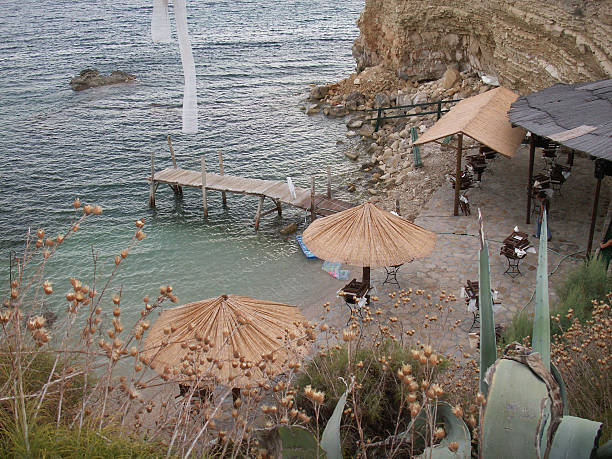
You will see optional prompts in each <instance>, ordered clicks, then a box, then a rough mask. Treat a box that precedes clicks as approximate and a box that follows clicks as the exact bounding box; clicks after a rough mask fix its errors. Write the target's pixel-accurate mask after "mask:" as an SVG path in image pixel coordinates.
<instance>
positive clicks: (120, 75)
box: [70, 69, 136, 91]
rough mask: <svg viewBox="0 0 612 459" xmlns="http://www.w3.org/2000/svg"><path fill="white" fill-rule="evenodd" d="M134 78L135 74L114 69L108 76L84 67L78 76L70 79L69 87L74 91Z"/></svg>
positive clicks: (126, 81)
mask: <svg viewBox="0 0 612 459" xmlns="http://www.w3.org/2000/svg"><path fill="white" fill-rule="evenodd" d="M135 79H136V76H135V75H130V74H129V73H125V72H122V71H121V70H115V71H114V72H113V73H111V74H110V75H108V76H105V75H100V72H98V70H96V69H85V70H83V71H81V73H80V74H79V75H78V76H75V77H74V78H73V79H72V80H70V87H71V88H72V89H73V90H75V91H83V90H84V89H89V88H96V87H98V86H106V85H109V84H117V83H129V82H130V81H133V80H135Z"/></svg>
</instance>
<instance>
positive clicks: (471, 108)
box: [414, 86, 526, 215]
mask: <svg viewBox="0 0 612 459" xmlns="http://www.w3.org/2000/svg"><path fill="white" fill-rule="evenodd" d="M516 99H518V95H517V94H515V93H514V92H512V91H511V90H509V89H506V88H504V87H501V86H500V87H498V88H495V89H492V90H490V91H486V92H484V93H482V94H478V95H476V96H472V97H468V98H467V99H463V100H462V101H461V102H459V103H458V104H457V105H455V106H454V107H453V108H451V109H450V111H449V112H448V113H447V114H446V115H444V116H443V117H442V118H440V119H439V120H438V121H436V124H434V125H433V126H432V127H430V128H429V129H428V130H427V131H425V134H423V137H421V138H420V139H418V140H417V141H416V142H414V145H422V144H424V143H428V142H437V141H438V140H439V139H441V138H443V137H447V136H450V135H455V134H457V146H456V148H455V149H456V150H457V164H456V167H455V202H454V206H453V214H454V215H459V196H460V190H461V155H462V151H463V135H464V134H465V135H467V136H469V137H471V138H472V139H475V140H477V141H478V142H480V143H482V144H483V145H486V146H488V147H489V148H491V149H493V150H494V151H496V152H499V153H501V154H502V155H504V156H506V157H508V158H512V157H513V156H514V153H515V152H516V150H517V148H518V147H519V146H520V145H521V142H522V141H523V139H524V138H525V132H526V131H525V129H523V128H520V127H513V125H512V124H511V123H510V118H509V117H508V111H509V110H510V106H511V104H512V103H513V102H514V101H515V100H516ZM438 143H439V142H438Z"/></svg>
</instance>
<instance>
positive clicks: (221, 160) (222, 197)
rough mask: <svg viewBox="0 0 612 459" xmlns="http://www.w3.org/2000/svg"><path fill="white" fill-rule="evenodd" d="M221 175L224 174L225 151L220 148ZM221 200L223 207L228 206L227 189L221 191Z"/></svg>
mask: <svg viewBox="0 0 612 459" xmlns="http://www.w3.org/2000/svg"><path fill="white" fill-rule="evenodd" d="M219 175H224V172H223V153H221V150H219ZM221 200H222V201H223V208H224V209H225V208H227V197H226V196H225V191H222V192H221Z"/></svg>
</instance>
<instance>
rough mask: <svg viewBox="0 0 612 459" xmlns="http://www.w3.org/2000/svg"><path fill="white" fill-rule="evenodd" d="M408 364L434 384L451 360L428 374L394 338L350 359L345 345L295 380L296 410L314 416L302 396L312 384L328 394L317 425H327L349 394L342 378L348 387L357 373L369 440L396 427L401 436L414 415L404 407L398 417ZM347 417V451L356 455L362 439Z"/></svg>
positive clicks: (382, 436) (358, 396)
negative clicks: (402, 374)
mask: <svg viewBox="0 0 612 459" xmlns="http://www.w3.org/2000/svg"><path fill="white" fill-rule="evenodd" d="M439 358H441V356H439ZM404 363H408V364H410V365H411V366H412V374H413V375H415V377H417V376H418V377H417V379H418V380H419V381H420V380H422V379H428V380H429V381H432V382H433V381H435V378H436V376H437V375H438V374H440V373H441V372H443V371H444V370H445V369H446V368H447V367H448V361H447V360H444V359H442V360H441V363H439V364H438V365H437V366H436V368H435V369H434V370H433V371H432V369H431V367H428V369H427V371H426V370H425V366H423V365H421V364H420V363H419V362H418V360H415V358H414V357H413V356H412V348H410V347H408V346H404V345H402V344H401V343H399V342H396V341H393V340H391V339H386V340H384V341H382V342H380V344H379V345H378V346H376V345H375V344H374V345H362V347H360V348H358V349H356V350H355V349H352V350H351V356H350V361H349V351H348V348H347V346H346V345H345V346H343V347H341V348H340V349H334V350H331V351H329V352H328V353H325V354H324V355H318V356H317V357H315V358H314V359H313V360H312V361H310V362H309V363H308V365H307V366H306V368H305V371H304V372H303V373H302V374H301V375H300V376H299V378H298V381H297V386H298V389H299V391H298V397H297V404H298V407H299V408H301V409H303V410H305V411H306V412H307V413H308V414H309V415H311V416H314V412H313V408H312V404H311V403H310V402H309V401H308V400H307V399H306V398H305V397H304V396H303V389H304V387H305V386H307V385H311V386H312V387H313V388H315V389H317V390H322V391H323V392H324V393H325V402H324V404H323V405H322V407H321V412H320V419H319V424H320V425H325V424H326V423H327V420H328V419H329V418H330V417H331V414H332V412H333V410H334V407H335V406H336V403H337V402H338V399H339V398H340V397H341V396H342V394H343V393H344V391H345V390H346V386H345V385H344V383H343V382H342V380H341V378H342V379H344V381H346V382H347V383H348V382H349V381H350V375H351V374H353V375H354V376H355V382H356V384H357V388H358V389H357V390H356V391H355V397H356V399H357V402H358V406H359V409H360V410H361V423H362V428H363V430H364V432H366V434H367V438H368V439H371V440H372V441H380V440H383V439H386V438H387V437H389V436H390V435H393V434H394V433H395V432H396V429H397V432H398V433H399V432H402V431H403V430H405V429H406V427H407V426H408V423H409V422H410V413H409V412H408V411H407V410H406V409H405V408H404V409H403V411H402V413H401V414H400V413H399V408H400V406H401V405H402V394H403V395H404V396H405V393H406V389H405V387H402V383H401V382H400V381H399V380H398V377H397V372H398V370H400V369H401V368H402V365H403V364H404ZM426 372H428V375H427V377H425V373H426ZM402 391H403V392H402ZM351 406H352V404H351V403H347V408H349V407H351ZM398 415H399V416H398ZM344 419H345V422H346V423H347V424H348V426H343V431H342V435H343V445H344V446H343V448H344V449H345V450H346V451H348V452H349V453H353V452H355V442H356V440H358V436H357V431H356V427H355V425H354V423H355V421H354V419H353V420H351V421H347V419H348V418H346V417H345V418H344Z"/></svg>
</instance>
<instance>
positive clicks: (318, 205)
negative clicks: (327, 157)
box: [147, 139, 353, 230]
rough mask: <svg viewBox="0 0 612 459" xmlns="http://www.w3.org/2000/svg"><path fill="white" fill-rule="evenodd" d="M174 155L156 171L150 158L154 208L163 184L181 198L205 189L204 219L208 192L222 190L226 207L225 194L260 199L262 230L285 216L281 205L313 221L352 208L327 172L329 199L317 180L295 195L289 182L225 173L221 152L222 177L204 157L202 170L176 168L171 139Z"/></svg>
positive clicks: (257, 225) (150, 179)
mask: <svg viewBox="0 0 612 459" xmlns="http://www.w3.org/2000/svg"><path fill="white" fill-rule="evenodd" d="M168 143H169V145H170V147H171V148H170V151H171V153H172V163H173V165H174V167H171V168H168V169H164V170H161V171H159V172H155V160H154V155H153V154H152V155H151V176H149V177H147V181H148V182H149V184H150V190H149V205H150V206H151V207H155V192H156V190H157V187H158V186H159V184H160V183H166V184H168V185H169V186H170V187H171V188H172V189H173V190H174V193H175V194H177V195H182V189H183V188H184V187H191V188H199V189H201V190H202V203H203V206H204V216H205V217H206V218H208V203H207V196H206V193H207V191H209V190H212V191H220V192H221V193H222V196H223V206H224V207H225V206H226V205H227V199H226V193H235V194H243V195H253V196H258V197H259V204H258V206H257V213H256V215H255V229H256V230H257V229H258V228H259V221H260V219H261V217H263V216H265V215H268V214H271V213H274V212H277V213H278V215H282V208H281V204H287V205H290V206H293V207H297V208H300V209H304V210H308V211H310V213H311V218H312V219H313V220H314V218H316V216H317V215H320V216H327V215H331V214H334V213H336V212H341V211H343V210H346V209H349V208H351V207H353V205H352V204H349V203H346V202H343V201H340V200H338V199H332V198H331V175H330V170H329V168H328V171H327V182H328V183H327V196H326V195H317V194H315V192H314V177H312V178H311V187H310V190H308V189H304V188H298V187H295V188H294V190H293V192H292V190H290V188H289V184H288V183H287V182H284V181H281V180H261V179H254V178H244V177H237V176H232V175H225V174H224V173H223V157H222V155H221V153H219V174H215V173H211V172H207V171H206V163H205V161H204V157H202V160H201V163H202V169H201V170H200V171H194V170H186V169H180V168H178V167H177V166H176V161H175V159H174V151H173V150H172V144H171V142H170V139H168ZM265 198H268V199H270V200H271V201H273V202H274V207H273V208H272V209H269V210H264V209H263V205H264V200H265Z"/></svg>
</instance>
